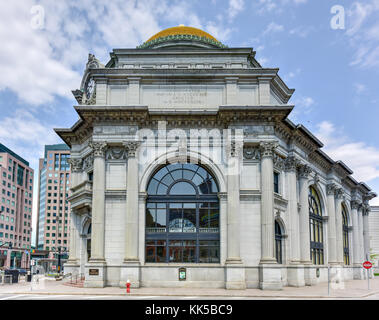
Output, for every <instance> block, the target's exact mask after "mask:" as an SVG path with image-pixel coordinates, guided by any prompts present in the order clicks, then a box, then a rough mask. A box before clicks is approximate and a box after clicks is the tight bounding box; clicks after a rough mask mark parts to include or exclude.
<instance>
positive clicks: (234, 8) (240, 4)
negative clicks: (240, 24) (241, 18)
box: [228, 0, 245, 19]
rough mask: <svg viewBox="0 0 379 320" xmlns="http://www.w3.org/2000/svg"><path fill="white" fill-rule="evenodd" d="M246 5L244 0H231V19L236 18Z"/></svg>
mask: <svg viewBox="0 0 379 320" xmlns="http://www.w3.org/2000/svg"><path fill="white" fill-rule="evenodd" d="M244 5H245V1H244V0H229V8H228V15H229V19H234V18H235V17H236V16H237V15H238V14H239V13H240V12H241V11H242V10H243V9H244Z"/></svg>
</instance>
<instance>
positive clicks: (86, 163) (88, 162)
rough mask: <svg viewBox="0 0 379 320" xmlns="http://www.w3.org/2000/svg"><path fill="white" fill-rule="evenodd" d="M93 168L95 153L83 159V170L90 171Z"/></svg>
mask: <svg viewBox="0 0 379 320" xmlns="http://www.w3.org/2000/svg"><path fill="white" fill-rule="evenodd" d="M91 168H93V153H90V154H89V155H88V156H87V157H85V158H84V159H83V170H84V171H89V170H90V169H91Z"/></svg>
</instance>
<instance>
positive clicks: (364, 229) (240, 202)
mask: <svg viewBox="0 0 379 320" xmlns="http://www.w3.org/2000/svg"><path fill="white" fill-rule="evenodd" d="M254 53H255V52H253V51H252V49H250V48H242V49H241V48H236V49H234V48H231V49H225V48H223V49H220V48H215V47H213V46H211V45H209V46H206V47H204V45H202V46H200V45H197V43H196V41H191V42H190V44H186V45H184V44H183V43H181V42H175V43H174V44H173V43H170V46H168V47H167V48H165V47H164V46H163V45H162V44H161V45H160V48H159V49H156V48H154V47H153V48H148V49H122V50H114V51H113V52H112V53H111V61H110V62H108V64H107V65H106V66H104V65H101V64H100V63H99V62H98V61H97V60H96V58H94V57H93V56H92V55H91V56H90V59H89V63H88V64H87V69H86V71H85V74H84V77H83V82H82V85H81V91H78V90H77V91H75V92H74V94H75V97H76V98H77V100H78V103H79V105H78V106H76V107H75V110H76V112H77V113H78V114H79V116H80V120H79V121H78V122H77V123H76V124H75V125H74V126H73V127H72V128H70V129H56V132H57V133H58V135H60V137H62V139H63V140H64V141H65V142H66V143H67V144H68V145H69V146H70V147H71V165H72V185H71V188H72V195H71V197H70V202H71V209H72V214H71V216H72V221H71V230H70V232H71V237H70V258H69V261H68V262H67V264H66V265H65V272H66V273H68V272H78V273H85V285H86V286H88V287H103V286H121V287H124V286H125V283H126V281H127V280H130V281H131V283H132V286H134V287H139V286H150V287H179V286H184V287H214V288H228V289H243V288H262V289H281V288H282V287H283V286H304V285H314V284H316V283H318V282H320V281H327V272H328V269H327V266H328V265H330V266H332V267H333V272H334V273H338V274H339V275H340V276H339V277H340V279H339V280H343V279H361V278H362V277H364V273H363V272H362V265H361V262H362V261H363V260H364V258H365V255H366V254H368V250H369V244H368V223H367V215H368V212H369V206H368V201H369V200H370V199H371V198H372V197H374V196H375V194H373V193H372V192H371V190H370V188H369V187H368V186H366V185H365V184H364V183H358V182H357V181H355V180H354V179H353V178H352V176H351V175H352V171H351V170H350V169H349V168H347V167H346V165H345V164H344V163H343V162H341V161H337V162H336V161H334V160H332V159H330V158H329V157H328V156H327V155H326V154H325V153H324V152H323V151H322V150H321V148H322V146H323V145H322V143H321V142H320V141H319V140H317V138H315V137H314V136H313V135H312V134H311V133H310V132H309V131H308V130H307V129H306V128H305V127H303V126H302V125H295V124H293V123H292V122H291V121H290V120H288V119H287V116H288V114H289V113H290V112H291V110H292V109H293V107H294V106H293V105H289V104H288V100H289V99H290V97H291V95H292V93H293V91H294V90H292V89H289V88H288V87H287V86H286V85H285V84H284V83H283V81H282V80H281V79H280V77H279V76H278V74H277V72H278V69H268V68H262V67H261V66H260V65H259V64H258V63H257V62H256V60H255V59H254ZM89 79H94V81H95V83H96V89H95V93H94V94H92V96H88V97H87V96H86V94H85V93H83V92H84V91H85V90H86V84H87V82H88V80H89ZM194 130H195V131H194ZM196 130H204V131H203V133H204V132H205V133H207V134H208V135H209V136H211V137H212V139H206V140H207V141H208V142H209V143H210V144H211V146H212V148H211V149H209V148H205V147H204V148H203V146H201V147H199V144H198V143H197V142H198V139H197V136H196V135H197V134H200V133H199V131H196ZM200 141H201V143H203V141H204V139H202V140H200ZM210 150H211V151H212V152H210ZM167 161H169V162H181V163H186V162H188V161H191V162H196V163H201V165H202V166H203V167H204V168H206V169H207V170H208V171H209V172H210V173H211V174H212V175H213V176H214V178H215V179H216V181H217V184H218V188H219V192H218V199H219V241H220V262H219V263H148V262H146V259H145V240H146V234H145V225H146V221H145V211H146V198H147V196H148V195H147V186H148V183H149V181H150V179H151V177H152V175H153V174H154V172H156V170H157V168H159V167H160V166H162V165H165V164H166V163H167ZM231 163H233V164H234V166H231ZM274 172H276V174H277V175H276V176H277V177H278V181H277V183H278V184H277V188H278V189H277V190H276V189H274ZM310 186H312V187H313V188H314V189H315V190H316V192H317V194H318V196H319V198H320V203H321V211H322V226H323V228H322V232H323V237H322V238H323V242H322V246H323V256H324V261H323V263H321V264H313V263H312V261H311V257H310V234H309V223H310V222H309V221H310V219H309V210H310V208H309V203H308V199H309V196H308V194H309V187H310ZM274 191H276V192H274ZM342 206H344V208H346V210H347V214H348V226H347V228H348V241H349V245H348V248H349V252H348V256H349V258H350V261H349V264H345V263H344V246H343V226H342V213H341V210H342ZM275 221H277V223H278V224H279V225H280V227H281V230H282V238H281V241H282V242H281V243H282V245H281V249H282V250H281V251H282V255H281V258H282V261H281V263H278V261H277V258H276V254H275V248H276V247H275V232H274V225H275ZM89 224H91V230H90V232H88V226H89ZM88 239H91V242H90V243H91V250H90V258H89V259H88V254H87V251H88V250H87V243H88ZM345 247H346V246H345ZM180 267H186V270H187V275H186V280H185V281H179V279H178V269H179V268H180Z"/></svg>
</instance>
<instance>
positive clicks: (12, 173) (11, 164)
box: [0, 143, 34, 268]
mask: <svg viewBox="0 0 379 320" xmlns="http://www.w3.org/2000/svg"><path fill="white" fill-rule="evenodd" d="M33 174H34V171H33V169H32V168H30V167H29V162H28V161H26V160H25V159H23V158H21V157H20V156H19V155H17V154H16V153H14V152H13V151H12V150H10V149H8V148H7V147H6V146H4V145H3V144H1V143H0V189H1V194H0V197H1V203H0V267H5V268H28V266H29V259H30V258H29V251H30V247H31V236H32V203H33V179H34V177H33ZM9 244H11V248H10V247H9Z"/></svg>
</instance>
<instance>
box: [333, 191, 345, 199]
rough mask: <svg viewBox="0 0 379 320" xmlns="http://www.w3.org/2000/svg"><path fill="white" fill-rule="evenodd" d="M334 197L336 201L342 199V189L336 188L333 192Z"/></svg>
mask: <svg viewBox="0 0 379 320" xmlns="http://www.w3.org/2000/svg"><path fill="white" fill-rule="evenodd" d="M334 195H335V197H336V199H338V200H341V199H343V197H344V192H343V189H342V188H337V189H336V190H335V192H334Z"/></svg>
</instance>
